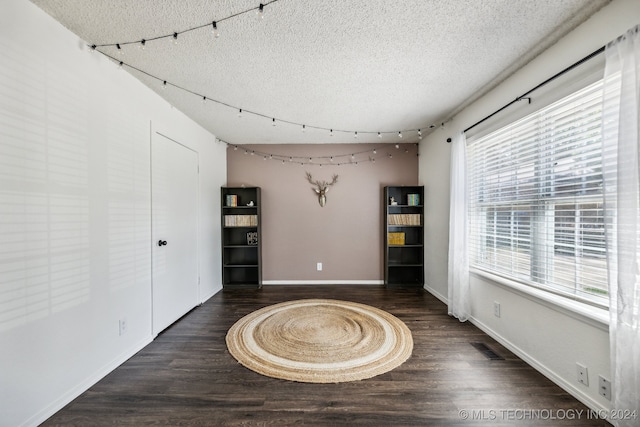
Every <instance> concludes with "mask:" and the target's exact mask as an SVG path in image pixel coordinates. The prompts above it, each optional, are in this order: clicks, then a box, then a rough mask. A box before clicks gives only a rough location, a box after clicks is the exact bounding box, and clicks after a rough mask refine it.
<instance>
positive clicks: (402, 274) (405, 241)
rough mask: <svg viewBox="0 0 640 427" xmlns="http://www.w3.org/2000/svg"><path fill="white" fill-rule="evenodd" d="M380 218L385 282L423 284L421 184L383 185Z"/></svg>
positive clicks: (392, 283) (397, 285) (420, 285)
mask: <svg viewBox="0 0 640 427" xmlns="http://www.w3.org/2000/svg"><path fill="white" fill-rule="evenodd" d="M392 198H393V200H394V201H395V202H396V203H397V204H391V200H392ZM383 217H384V236H383V240H384V283H385V285H386V286H387V287H390V288H391V287H403V288H406V287H409V288H421V287H423V286H424V187H423V186H388V187H385V188H384V211H383Z"/></svg>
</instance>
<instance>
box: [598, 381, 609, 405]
mask: <svg viewBox="0 0 640 427" xmlns="http://www.w3.org/2000/svg"><path fill="white" fill-rule="evenodd" d="M598 379H599V382H598V393H600V396H603V397H604V398H606V399H607V400H611V381H609V380H608V379H606V378H605V377H603V376H602V375H599V376H598Z"/></svg>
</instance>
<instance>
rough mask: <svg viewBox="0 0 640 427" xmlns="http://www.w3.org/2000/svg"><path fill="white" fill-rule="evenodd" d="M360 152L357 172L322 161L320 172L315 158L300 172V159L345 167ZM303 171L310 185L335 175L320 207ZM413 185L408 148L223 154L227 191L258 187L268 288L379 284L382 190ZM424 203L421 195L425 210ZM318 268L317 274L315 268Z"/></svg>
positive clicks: (414, 153) (262, 148) (273, 147)
mask: <svg viewBox="0 0 640 427" xmlns="http://www.w3.org/2000/svg"><path fill="white" fill-rule="evenodd" d="M374 149H375V150H376V154H373V150H374ZM367 150H369V153H364V154H361V155H358V156H356V160H358V165H353V164H342V165H336V164H330V162H329V161H328V160H325V161H323V162H322V163H323V166H322V167H320V166H319V165H318V164H316V163H320V161H319V160H315V159H314V164H305V165H303V166H301V165H300V161H301V158H306V161H305V163H307V162H308V158H309V157H314V158H317V157H321V156H326V157H327V158H328V157H329V156H334V163H338V162H339V163H346V162H350V161H351V160H350V153H359V152H363V151H367ZM252 151H255V152H256V153H258V152H261V153H269V154H273V155H274V156H275V155H282V156H286V157H287V158H288V157H289V156H292V157H294V161H293V162H288V161H285V163H282V162H281V161H276V160H271V159H269V158H267V159H266V160H265V159H264V156H262V155H259V154H255V155H251V154H245V152H248V153H251V152H252ZM339 155H347V156H346V157H338V156H339ZM369 156H370V157H371V158H375V162H371V161H369V160H368V159H369ZM390 156H391V157H390ZM296 157H300V159H296ZM296 160H297V161H298V163H297V164H296V163H295V161H296ZM305 172H309V173H311V175H312V176H313V180H314V181H315V180H319V181H331V177H332V176H333V174H337V175H338V176H339V178H338V183H337V184H335V185H334V186H333V187H331V189H330V190H329V191H328V192H327V203H326V206H325V207H321V206H320V204H319V203H318V197H317V195H316V194H315V192H314V191H313V190H312V185H311V184H309V182H308V181H307V178H306V175H305ZM417 184H418V147H417V145H416V144H399V148H395V145H394V144H317V145H315V144H314V145H308V144H286V145H277V144H270V145H244V146H239V147H238V149H237V150H235V149H234V148H233V147H229V148H228V150H227V185H228V186H242V185H245V186H258V187H261V188H262V245H263V246H262V262H263V268H262V274H263V280H264V281H265V282H268V283H269V282H271V283H279V282H284V283H294V282H298V281H299V282H309V281H311V282H313V281H332V282H334V283H335V282H340V281H344V282H345V283H349V282H356V281H358V282H363V283H367V282H369V283H382V281H383V279H384V274H383V267H384V257H383V240H382V239H383V236H382V234H383V224H382V212H383V202H382V197H383V188H384V186H386V185H417ZM428 198H429V196H428V194H426V195H425V199H426V203H428ZM319 262H321V263H322V266H323V268H322V271H317V269H316V266H317V263H319Z"/></svg>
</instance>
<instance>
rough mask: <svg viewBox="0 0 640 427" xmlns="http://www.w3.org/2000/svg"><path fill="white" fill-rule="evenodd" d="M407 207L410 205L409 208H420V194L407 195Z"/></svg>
mask: <svg viewBox="0 0 640 427" xmlns="http://www.w3.org/2000/svg"><path fill="white" fill-rule="evenodd" d="M407 205H409V206H419V205H420V194H407Z"/></svg>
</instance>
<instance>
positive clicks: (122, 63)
mask: <svg viewBox="0 0 640 427" xmlns="http://www.w3.org/2000/svg"><path fill="white" fill-rule="evenodd" d="M123 65H124V62H122V61H120V63H119V64H118V68H120V69H121V70H122V66H123Z"/></svg>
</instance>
